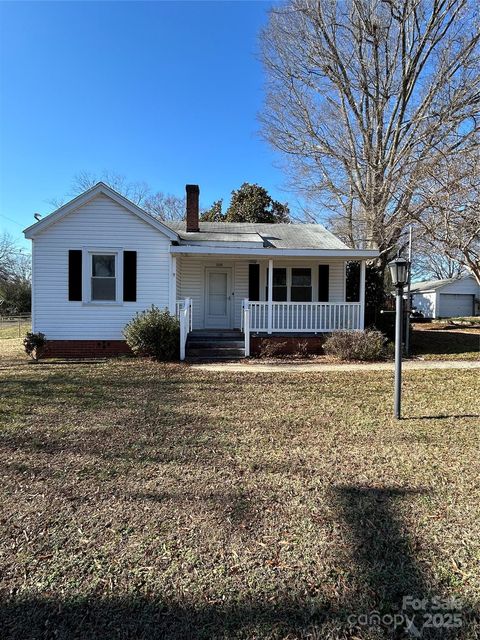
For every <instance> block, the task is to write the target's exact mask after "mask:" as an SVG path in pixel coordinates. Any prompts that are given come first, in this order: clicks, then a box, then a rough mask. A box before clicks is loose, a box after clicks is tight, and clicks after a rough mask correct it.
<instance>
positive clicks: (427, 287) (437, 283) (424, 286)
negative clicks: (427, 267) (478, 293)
mask: <svg viewBox="0 0 480 640" xmlns="http://www.w3.org/2000/svg"><path fill="white" fill-rule="evenodd" d="M468 278H473V276H470V275H467V276H462V277H461V278H444V279H443V280H424V281H423V282H414V283H412V285H411V287H410V292H411V293H415V292H416V291H434V290H436V289H440V288H441V287H444V286H445V285H447V284H452V283H454V282H461V281H462V280H465V279H468Z"/></svg>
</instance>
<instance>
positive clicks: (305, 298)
mask: <svg viewBox="0 0 480 640" xmlns="http://www.w3.org/2000/svg"><path fill="white" fill-rule="evenodd" d="M290 299H291V301H292V302H311V301H312V287H292V289H291V291H290Z"/></svg>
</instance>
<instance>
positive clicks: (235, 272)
mask: <svg viewBox="0 0 480 640" xmlns="http://www.w3.org/2000/svg"><path fill="white" fill-rule="evenodd" d="M218 257H219V258H220V259H217V260H216V259H215V257H214V258H213V259H212V258H211V257H203V256H182V257H179V258H178V259H177V287H178V290H177V299H179V300H181V299H184V298H191V299H192V302H193V328H194V329H203V328H204V327H205V269H206V268H207V267H230V268H231V270H232V282H233V292H232V293H233V294H234V295H233V299H232V302H231V304H232V308H233V320H234V322H233V325H234V327H236V328H239V327H240V314H241V307H242V300H243V299H244V298H247V297H248V262H246V261H245V260H243V261H236V260H231V259H228V258H227V259H222V256H218Z"/></svg>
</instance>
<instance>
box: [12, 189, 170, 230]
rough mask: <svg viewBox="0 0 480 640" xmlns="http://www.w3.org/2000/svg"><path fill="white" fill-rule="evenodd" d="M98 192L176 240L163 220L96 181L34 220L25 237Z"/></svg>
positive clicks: (68, 212)
mask: <svg viewBox="0 0 480 640" xmlns="http://www.w3.org/2000/svg"><path fill="white" fill-rule="evenodd" d="M100 194H103V195H105V196H107V197H108V198H110V199H111V200H114V201H115V202H116V203H117V204H119V205H120V206H122V207H124V208H125V209H127V211H130V213H133V214H134V215H136V216H137V217H138V218H140V219H141V220H143V221H144V222H146V223H147V224H150V225H151V226H152V227H154V228H155V229H157V230H158V231H160V232H161V233H163V234H164V235H165V236H167V238H169V239H170V240H178V235H177V234H176V233H175V231H173V230H172V229H171V228H170V227H167V225H165V224H164V223H163V222H160V220H158V219H157V218H155V217H154V216H152V215H150V214H149V213H147V212H146V211H144V210H143V209H141V208H140V207H139V206H137V205H136V204H134V203H133V202H131V201H130V200H128V198H125V196H122V195H121V194H120V193H118V192H117V191H115V190H114V189H112V188H111V187H109V186H108V185H107V184H105V183H104V182H97V184H96V185H94V186H93V187H92V188H91V189H88V190H87V191H84V192H83V193H81V194H80V195H79V196H77V197H76V198H73V200H70V201H69V202H67V203H66V204H64V205H62V206H61V207H60V208H58V209H56V211H53V212H52V213H50V214H49V215H48V216H45V218H42V219H41V220H40V221H39V222H36V223H35V224H32V225H31V226H30V227H27V228H26V229H24V231H23V233H24V234H25V237H26V238H34V237H35V236H36V235H37V234H38V233H40V232H41V231H44V230H45V229H47V228H48V227H50V226H51V225H52V224H55V223H56V222H58V221H59V220H61V219H62V218H64V217H65V216H67V215H68V214H70V213H72V212H73V211H76V210H77V209H79V208H80V207H82V206H83V205H85V204H87V202H90V200H93V199H94V198H96V197H97V196H98V195H100Z"/></svg>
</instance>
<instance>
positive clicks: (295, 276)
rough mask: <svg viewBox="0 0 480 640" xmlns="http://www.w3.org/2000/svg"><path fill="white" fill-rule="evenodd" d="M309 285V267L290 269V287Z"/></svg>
mask: <svg viewBox="0 0 480 640" xmlns="http://www.w3.org/2000/svg"><path fill="white" fill-rule="evenodd" d="M311 285H312V270H311V269H292V287H310V286H311Z"/></svg>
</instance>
